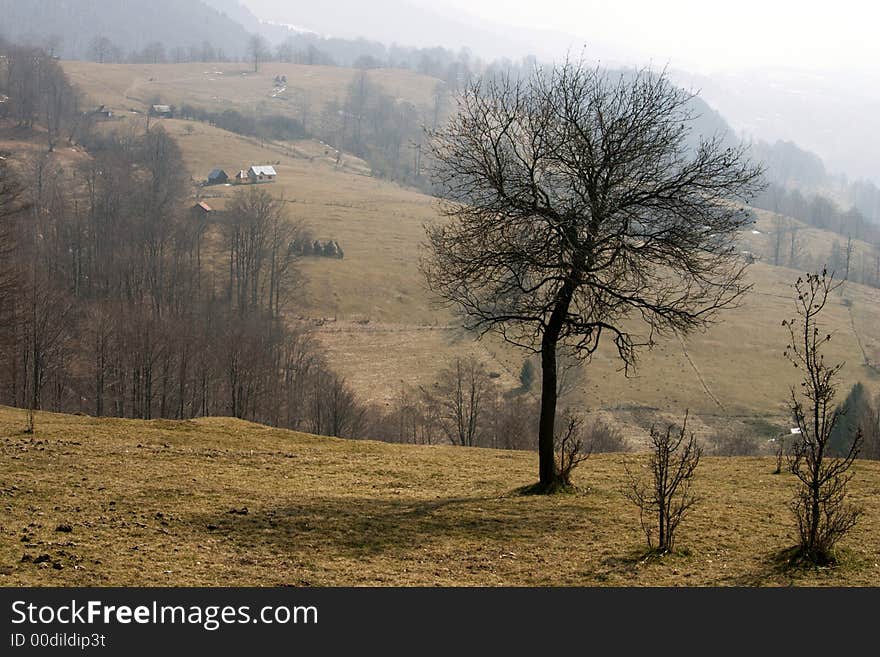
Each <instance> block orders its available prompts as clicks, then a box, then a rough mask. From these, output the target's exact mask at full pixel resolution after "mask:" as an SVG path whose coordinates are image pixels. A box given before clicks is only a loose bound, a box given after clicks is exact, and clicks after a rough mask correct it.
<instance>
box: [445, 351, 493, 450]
mask: <svg viewBox="0 0 880 657" xmlns="http://www.w3.org/2000/svg"><path fill="white" fill-rule="evenodd" d="M491 385H492V383H491V380H490V379H489V375H488V374H487V372H486V368H485V366H484V365H483V364H482V363H481V362H480V361H478V360H477V359H476V358H473V357H470V358H456V359H455V362H454V363H452V364H451V365H450V366H449V367H447V368H446V369H444V370H443V371H442V372H441V373H440V378H439V381H438V382H437V386H436V387H435V390H434V394H433V398H434V400H435V403H436V405H437V407H438V408H439V411H440V421H441V426H442V428H443V431H444V433H445V434H446V437H447V438H448V439H449V442H451V443H452V444H453V445H461V446H462V447H474V446H475V445H476V444H477V440H478V439H479V435H480V432H481V430H482V428H483V426H482V425H483V421H484V413H485V410H486V405H487V401H488V397H489V393H490V391H491Z"/></svg>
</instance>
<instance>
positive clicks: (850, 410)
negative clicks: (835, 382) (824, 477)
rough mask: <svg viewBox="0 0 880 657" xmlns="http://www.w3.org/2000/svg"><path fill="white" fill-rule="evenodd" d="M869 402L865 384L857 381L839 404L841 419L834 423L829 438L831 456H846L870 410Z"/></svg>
mask: <svg viewBox="0 0 880 657" xmlns="http://www.w3.org/2000/svg"><path fill="white" fill-rule="evenodd" d="M868 403H869V401H868V395H867V393H866V392H865V386H863V385H862V384H861V382H859V383H856V384H855V385H854V386H853V387H852V389H851V390H850V391H849V394H848V395H847V396H846V399H845V400H844V401H843V404H841V405H840V406H838V411H839V412H840V414H841V417H840V421H839V422H838V423H837V424H836V425H834V429H832V431H831V438H830V439H829V440H828V454H829V456H836V457H839V456H844V455H845V454H846V453H847V452H848V451H849V446H850V444H851V443H852V440H853V436H854V435H855V434H856V431H857V430H858V428H859V426H860V425H861V424H862V421H863V420H864V418H865V414H866V413H867V411H868Z"/></svg>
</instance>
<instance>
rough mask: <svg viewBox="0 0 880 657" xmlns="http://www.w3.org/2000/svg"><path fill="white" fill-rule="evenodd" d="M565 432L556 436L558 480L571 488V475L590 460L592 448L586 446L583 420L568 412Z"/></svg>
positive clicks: (562, 484)
mask: <svg viewBox="0 0 880 657" xmlns="http://www.w3.org/2000/svg"><path fill="white" fill-rule="evenodd" d="M564 421H565V425H564V426H565V430H564V431H563V432H562V434H560V435H557V436H556V480H557V481H558V482H559V485H560V486H562V487H566V488H570V487H571V485H572V484H571V473H572V472H574V470H575V468H577V467H578V466H579V465H580V464H581V463H583V462H584V461H586V460H587V459H588V458H590V454H591V451H590V446H589V445H586V446H585V445H584V437H583V423H584V421H583V418H581V417H579V416H578V415H575V414H574V413H571V412H569V411H567V412H566V414H565V417H564Z"/></svg>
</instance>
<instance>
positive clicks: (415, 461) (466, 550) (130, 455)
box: [0, 408, 880, 586]
mask: <svg viewBox="0 0 880 657" xmlns="http://www.w3.org/2000/svg"><path fill="white" fill-rule="evenodd" d="M24 421H25V416H24V412H22V411H19V410H12V409H7V408H0V450H2V458H0V506H2V508H3V515H2V518H0V536H2V539H0V585H3V586H32V585H49V586H91V585H96V586H109V585H151V586H159V585H162V586H192V585H230V586H232V585H248V586H250V585H266V586H269V585H272V586H275V585H288V584H291V585H313V586H323V585H380V586H384V585H407V586H408V585H425V586H431V585H464V586H471V585H564V586H568V585H580V586H604V585H609V586H613V585H617V586H661V585H662V586H679V585H681V586H705V585H750V586H751V585H756V586H757V585H817V586H878V585H880V464H878V463H875V462H858V463H857V464H856V468H855V478H854V479H853V482H852V499H853V501H855V502H856V503H858V504H860V505H862V506H863V507H864V509H865V515H864V516H863V518H862V519H861V521H860V522H859V524H858V525H857V527H856V528H855V530H854V531H853V532H852V534H851V535H850V536H849V537H848V538H847V539H846V540H845V541H844V542H843V544H842V546H841V547H842V549H841V552H840V555H841V563H840V564H839V565H838V566H837V567H836V568H833V569H827V568H823V569H817V570H788V569H786V568H784V567H782V566H781V565H780V563H779V561H778V555H779V553H780V551H782V550H783V549H785V548H787V547H788V546H790V545H791V544H792V542H793V525H792V518H791V516H790V513H789V511H788V507H787V501H788V499H789V498H790V496H791V493H792V491H793V488H794V479H793V477H792V476H791V475H776V476H774V475H772V474H770V473H771V471H772V469H773V463H772V462H771V459H762V458H728V459H721V458H706V459H704V462H703V463H702V464H701V465H700V468H699V470H698V473H697V480H696V486H697V491H698V493H699V495H700V497H701V500H700V502H699V503H698V504H697V505H696V506H695V507H694V509H693V511H692V514H691V516H690V517H688V518H687V519H686V520H685V521H684V523H683V524H682V526H681V528H680V530H679V534H678V541H677V543H678V546H679V548H680V550H679V551H678V553H676V554H674V555H671V556H667V557H664V558H662V559H650V560H646V559H645V558H643V555H644V546H643V535H642V533H641V530H640V529H639V524H638V514H637V513H636V510H635V508H634V507H633V506H632V505H630V503H629V502H627V501H626V499H625V498H624V496H623V494H622V486H623V482H624V481H625V479H624V472H625V471H624V463H625V462H626V461H629V462H630V463H631V467H638V465H637V464H638V463H644V458H645V457H644V455H632V454H630V455H602V456H594V457H593V458H591V459H590V460H589V461H587V462H586V464H584V465H583V466H582V467H581V469H580V470H578V471H577V476H576V483H577V484H578V485H579V487H580V488H581V491H580V492H579V493H577V494H572V495H557V496H553V497H534V496H530V497H523V496H519V495H517V494H515V493H514V490H515V489H516V488H517V487H519V486H522V485H524V484H528V483H531V482H532V481H533V480H534V476H535V470H536V465H537V464H536V456H535V455H534V454H531V453H523V452H519V453H516V452H502V451H493V450H485V449H465V448H454V447H415V446H403V445H388V444H383V443H376V442H370V441H363V442H357V441H346V440H338V439H329V438H323V437H316V436H310V435H304V434H300V433H294V432H289V431H283V430H277V429H270V428H267V427H263V426H258V425H253V424H248V423H245V422H241V421H237V420H231V419H219V418H207V419H201V420H197V421H189V422H171V421H152V422H139V421H129V420H115V419H94V418H90V417H85V416H63V415H53V414H38V415H37V422H36V426H37V430H36V433H35V434H33V435H24V434H22V433H20V430H21V428H22V427H23V426H24Z"/></svg>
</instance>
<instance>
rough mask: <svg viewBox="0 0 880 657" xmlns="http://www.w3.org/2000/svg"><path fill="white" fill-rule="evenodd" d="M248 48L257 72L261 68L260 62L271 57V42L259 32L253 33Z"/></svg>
mask: <svg viewBox="0 0 880 657" xmlns="http://www.w3.org/2000/svg"><path fill="white" fill-rule="evenodd" d="M247 49H248V55H249V56H250V58H251V61H252V62H253V63H254V73H257V72H259V70H260V63H261V62H262V61H263V60H265V59H267V58H268V57H269V44H268V43H266V39H264V38H263V37H262V36H260V35H259V34H252V35H251V36H250V38H249V39H248V43H247Z"/></svg>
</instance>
